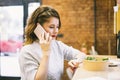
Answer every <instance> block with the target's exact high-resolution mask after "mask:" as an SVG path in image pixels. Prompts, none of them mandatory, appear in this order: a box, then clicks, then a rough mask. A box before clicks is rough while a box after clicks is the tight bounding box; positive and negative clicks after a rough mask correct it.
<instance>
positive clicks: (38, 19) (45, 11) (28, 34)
mask: <svg viewBox="0 0 120 80" xmlns="http://www.w3.org/2000/svg"><path fill="white" fill-rule="evenodd" d="M50 17H56V18H58V19H59V28H60V27H61V21H60V16H59V14H58V12H57V11H56V10H55V9H53V8H52V7H49V6H40V7H38V8H37V9H36V10H35V11H34V12H33V13H32V15H31V16H30V18H28V21H27V25H26V28H25V43H24V45H27V44H31V43H33V42H34V41H35V40H38V38H37V36H36V35H35V34H34V29H35V28H36V26H37V23H40V24H41V25H43V24H44V23H45V22H47V21H48V19H49V18H50Z"/></svg>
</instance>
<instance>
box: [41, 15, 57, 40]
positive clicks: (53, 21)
mask: <svg viewBox="0 0 120 80" xmlns="http://www.w3.org/2000/svg"><path fill="white" fill-rule="evenodd" d="M43 27H44V29H45V30H46V32H48V33H49V34H50V36H52V39H56V37H57V34H58V30H59V19H58V18H56V17H51V18H49V19H48V21H47V22H45V23H44V24H43Z"/></svg>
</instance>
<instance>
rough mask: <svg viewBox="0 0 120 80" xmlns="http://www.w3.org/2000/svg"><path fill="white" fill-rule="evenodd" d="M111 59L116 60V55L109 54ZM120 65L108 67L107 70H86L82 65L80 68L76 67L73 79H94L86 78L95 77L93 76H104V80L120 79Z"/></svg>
mask: <svg viewBox="0 0 120 80" xmlns="http://www.w3.org/2000/svg"><path fill="white" fill-rule="evenodd" d="M107 57H109V58H110V59H111V60H112V59H113V60H116V59H117V57H116V56H107ZM118 74H120V65H118V66H117V67H108V68H107V69H106V70H105V71H88V70H85V69H84V68H83V67H82V65H80V66H79V68H77V69H76V71H75V74H74V76H73V78H72V80H92V79H86V78H93V77H99V78H104V80H113V79H112V78H119V79H114V80H120V76H119V75H118ZM100 80H102V79H100Z"/></svg>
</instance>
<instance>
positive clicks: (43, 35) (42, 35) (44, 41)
mask: <svg viewBox="0 0 120 80" xmlns="http://www.w3.org/2000/svg"><path fill="white" fill-rule="evenodd" d="M34 32H35V34H36V36H37V37H38V39H39V43H40V46H41V49H42V51H43V52H48V51H50V43H51V40H52V37H51V36H50V34H49V33H48V32H46V31H45V29H44V28H43V27H42V26H41V25H40V24H39V23H37V27H36V29H35V31H34Z"/></svg>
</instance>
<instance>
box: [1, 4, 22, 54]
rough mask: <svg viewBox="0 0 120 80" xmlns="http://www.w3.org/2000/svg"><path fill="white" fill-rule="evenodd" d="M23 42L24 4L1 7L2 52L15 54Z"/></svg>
mask: <svg viewBox="0 0 120 80" xmlns="http://www.w3.org/2000/svg"><path fill="white" fill-rule="evenodd" d="M22 43H23V6H1V7H0V52H1V55H15V53H17V52H18V51H19V50H20V49H21V47H22Z"/></svg>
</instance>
